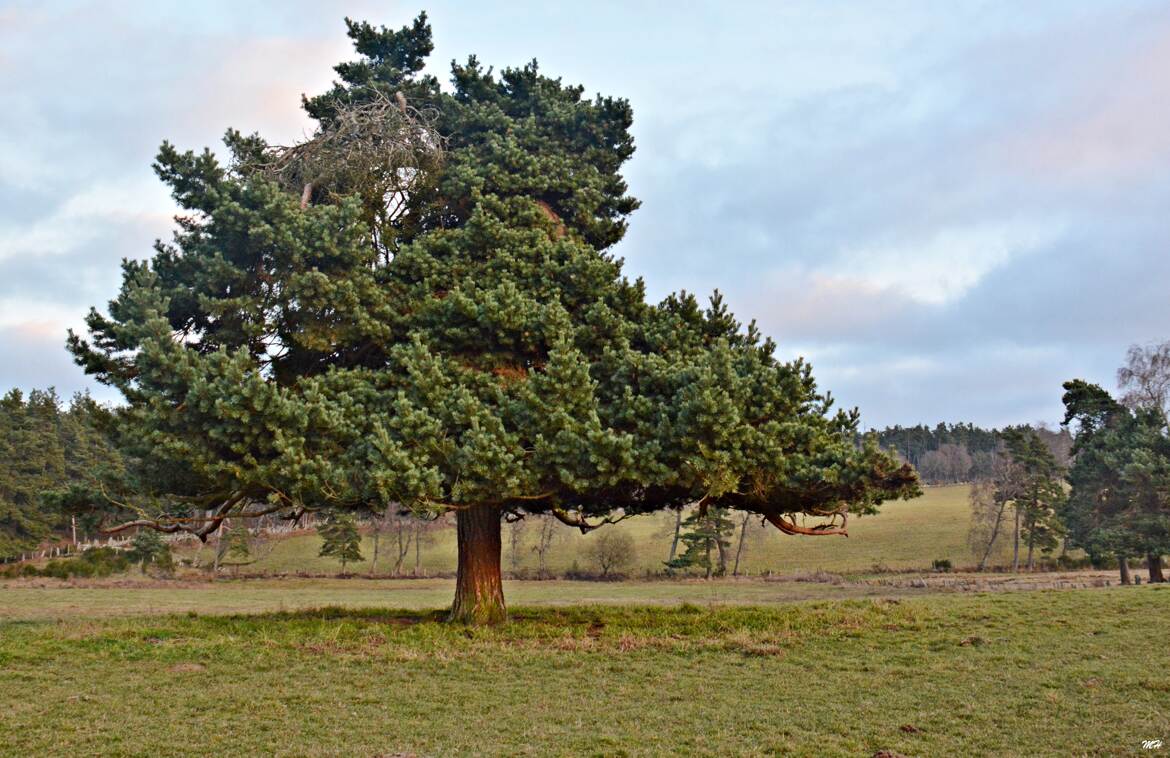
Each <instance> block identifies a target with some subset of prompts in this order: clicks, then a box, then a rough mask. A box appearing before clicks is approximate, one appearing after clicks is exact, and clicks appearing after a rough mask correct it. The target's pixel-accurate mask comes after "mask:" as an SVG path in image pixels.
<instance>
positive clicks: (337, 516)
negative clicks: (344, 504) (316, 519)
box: [317, 513, 365, 571]
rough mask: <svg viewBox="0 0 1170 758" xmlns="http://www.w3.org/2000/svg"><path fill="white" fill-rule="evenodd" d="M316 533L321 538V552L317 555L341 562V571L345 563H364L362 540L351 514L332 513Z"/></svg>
mask: <svg viewBox="0 0 1170 758" xmlns="http://www.w3.org/2000/svg"><path fill="white" fill-rule="evenodd" d="M317 533H318V534H319V535H320V537H321V550H320V552H318V553H317V554H318V555H320V556H322V557H326V558H334V559H336V560H338V561H340V562H341V569H342V571H344V570H345V565H346V564H347V563H355V562H357V561H364V560H365V558H364V557H362V550H361V545H362V538H361V533H360V532H359V531H358V527H357V520H356V519H354V517H353V514H351V513H334V514H332V515H331V516H330V517H329V520H328V521H326V522H325V523H324V524H322V525H321V526H320V527H319V528H318V529H317Z"/></svg>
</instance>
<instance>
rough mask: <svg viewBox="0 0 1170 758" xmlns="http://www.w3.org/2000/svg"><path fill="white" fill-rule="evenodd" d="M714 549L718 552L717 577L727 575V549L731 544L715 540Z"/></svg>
mask: <svg viewBox="0 0 1170 758" xmlns="http://www.w3.org/2000/svg"><path fill="white" fill-rule="evenodd" d="M715 547H716V548H717V549H718V551H719V576H725V575H726V574H727V548H729V547H731V543H729V542H727V541H725V540H722V539H719V538H718V537H716V538H715Z"/></svg>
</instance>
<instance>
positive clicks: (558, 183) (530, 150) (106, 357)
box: [69, 15, 917, 621]
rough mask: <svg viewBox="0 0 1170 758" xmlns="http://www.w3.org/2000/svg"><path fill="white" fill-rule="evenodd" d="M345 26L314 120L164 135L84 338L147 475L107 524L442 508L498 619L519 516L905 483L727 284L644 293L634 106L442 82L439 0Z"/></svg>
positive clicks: (821, 513)
mask: <svg viewBox="0 0 1170 758" xmlns="http://www.w3.org/2000/svg"><path fill="white" fill-rule="evenodd" d="M347 25H348V29H349V36H350V37H351V39H352V40H353V42H354V46H355V48H356V50H357V52H358V53H359V55H360V58H359V60H357V61H355V62H350V63H343V64H341V65H339V66H337V67H336V69H335V70H336V72H337V74H338V76H339V81H337V82H336V83H335V85H334V87H333V89H332V90H331V91H330V92H327V93H325V94H323V95H320V96H317V97H312V98H307V99H306V100H305V102H304V106H305V109H306V110H307V111H308V113H309V114H310V115H311V116H312V117H313V118H315V119H316V120H317V122H318V124H319V126H318V131H317V132H316V134H315V135H314V137H313V138H311V139H310V140H309V141H308V142H307V143H305V145H304V146H298V147H297V148H280V147H275V146H271V145H268V144H267V143H266V142H265V141H264V140H263V139H262V138H261V137H259V136H258V135H252V136H247V137H245V136H242V135H241V134H240V133H239V132H235V131H229V132H228V134H227V137H226V140H225V142H226V144H227V147H228V148H229V152H230V156H231V157H230V160H228V161H227V162H226V163H224V162H221V161H220V160H219V159H218V158H217V157H216V156H215V155H213V154H212V153H211V152H210V151H206V150H205V151H203V152H201V153H194V152H180V151H179V150H177V149H175V148H174V147H172V146H171V145H169V144H164V145H163V146H162V148H161V150H160V151H159V155H158V159H157V162H156V164H155V169H156V171H157V173H158V175H159V176H160V178H161V179H162V180H163V181H164V182H165V183H166V184H168V185H169V186H170V188H171V190H172V192H173V195H174V197H175V200H176V201H177V203H178V204H179V205H180V206H181V208H182V209H183V213H184V215H182V216H180V217H178V219H177V224H178V229H177V231H176V233H175V236H174V239H173V240H172V241H170V242H168V243H161V242H160V243H159V244H157V246H156V250H155V255H154V256H153V258H152V259H151V260H149V261H141V262H139V261H126V262H125V263H124V264H123V269H124V270H123V283H122V288H121V292H120V293H119V294H118V296H117V297H116V298H115V299H114V300H113V301H112V302H111V303H110V305H109V309H108V314H102V313H99V312H98V311H96V310H93V311H91V312H90V314H89V316H88V320H87V324H88V329H89V335H88V337H83V336H81V335H71V336H70V342H69V347H70V349H71V350H72V351H73V353H74V355H75V356H76V358H77V360H78V361H79V363H81V364H82V365H83V366H84V367H85V368H86V369H87V370H88V371H89V372H90V373H92V374H94V375H95V376H96V377H98V378H99V379H100V380H101V381H103V382H106V383H108V384H111V385H113V386H115V387H117V388H118V389H119V390H121V392H122V393H123V394H124V395H125V397H126V399H127V401H128V408H127V410H126V413H125V419H126V422H127V424H128V425H129V426H128V428H130V429H132V430H133V432H132V433H129V434H127V435H126V444H127V448H128V454H129V458H130V460H131V461H132V462H133V468H134V472H135V473H134V474H133V476H132V477H128V480H129V479H131V478H132V479H133V482H134V485H135V487H134V492H133V493H127V497H128V498H129V496H130V494H133V496H134V498H135V499H133V500H132V501H131V500H130V499H126V500H122V501H121V503H122V505H121V506H114V505H112V504H110V503H106V504H105V507H107V508H108V509H113V510H115V511H118V513H117V514H115V515H120V516H122V517H125V518H126V520H125V521H124V522H122V523H121V524H111V526H112V527H113V528H118V527H119V526H126V525H132V524H146V525H152V526H154V527H156V528H159V529H163V530H169V531H179V530H185V531H191V532H194V533H196V534H199V535H201V536H206V535H207V534H210V533H211V532H212V531H214V529H215V528H216V527H217V526H218V525H219V523H220V522H221V521H222V520H223V519H224V518H228V517H234V516H240V515H248V514H258V513H261V512H273V511H280V512H283V513H287V514H290V515H295V514H297V513H298V512H302V511H303V510H306V509H310V510H311V509H323V508H328V509H333V510H339V509H340V510H356V511H373V512H381V511H383V510H384V509H385V507H386V506H387V504H390V503H396V504H399V505H400V507H402V508H403V509H409V510H413V511H416V512H436V511H442V510H454V511H455V512H456V514H457V526H458V534H459V541H460V550H459V558H460V563H459V582H458V589H457V592H456V601H455V606H454V611H453V615H454V617H455V618H458V619H461V620H467V621H493V620H498V619H500V618H502V617H503V596H502V592H501V590H500V583H499V549H500V526H499V524H500V519H501V517H502V515H504V514H506V513H507V514H515V515H523V514H525V513H550V514H553V515H555V516H556V517H557V518H560V519H561V520H562V521H565V522H566V523H569V524H573V525H575V526H579V527H581V528H582V529H590V528H593V527H595V526H598V525H600V524H602V523H605V522H607V521H613V520H616V519H619V518H622V517H625V516H628V515H632V514H637V513H644V512H649V511H654V510H657V509H660V508H664V507H670V506H679V505H682V504H686V503H692V502H699V503H700V504H701V505H702V506H704V507H706V506H709V505H710V506H729V507H735V508H740V509H744V510H748V511H751V512H754V513H758V514H760V515H762V516H763V517H765V518H766V519H767V520H769V521H770V522H771V523H773V524H774V525H776V526H777V527H778V528H780V529H781V530H783V531H785V532H788V533H793V534H840V533H844V525H845V519H846V517H847V515H848V514H850V513H868V512H872V511H873V510H874V509H875V508H876V507H877V505H878V504H880V503H881V502H882V501H883V500H885V499H889V498H895V497H904V496H911V495H913V494H916V492H917V480H916V476H915V474H914V472H913V469H912V468H911V467H910V466H909V465H902V464H900V463H899V462H897V461H896V460H895V458H894V457H893V456H892V455H891V454H889V453H887V452H885V451H883V450H881V449H880V448H879V447H878V445H877V444H876V442H874V441H873V440H867V441H864V442H862V443H860V444H859V443H858V442H857V431H858V419H859V416H858V413H857V412H856V411H839V410H834V409H833V401H832V399H831V397H830V396H829V395H828V394H827V393H822V392H821V391H819V390H818V388H817V385H816V382H815V381H814V379H813V376H812V372H811V369H810V367H809V365H808V364H807V363H805V362H804V361H802V360H796V361H792V362H785V361H781V360H779V359H778V358H777V357H776V356H775V347H776V346H775V344H774V343H773V342H772V340H771V339H766V338H764V337H763V336H762V335H761V334H760V332H759V330H758V329H757V328H756V326H755V324H754V323H749V324H748V325H746V326H744V325H743V324H741V322H739V321H738V320H736V319H735V318H734V317H733V315H732V314H731V313H730V312H729V311H728V309H727V307H726V306H725V304H724V303H723V301H722V298H721V297H720V296H719V294H718V293H716V294H715V295H714V296H712V297H711V299H710V302H709V304H708V305H706V306H703V305H702V304H700V302H699V300H698V299H697V298H696V297H695V296H693V295H691V294H689V293H679V294H676V295H672V296H670V297H668V298H666V299H665V300H663V301H662V302H660V303H658V304H651V303H648V302H647V300H646V293H645V288H644V286H643V283H642V282H641V281H640V280H635V281H631V280H629V279H628V278H626V277H625V276H623V275H622V261H621V260H620V259H619V258H617V257H615V256H614V254H613V253H612V250H611V248H612V246H613V245H614V244H615V243H617V242H618V241H619V240H620V239H621V238H622V236H623V234H624V232H625V230H626V225H627V219H628V216H629V214H630V213H631V212H632V211H633V210H634V209H635V208H636V207H637V205H638V202H637V201H636V200H635V199H634V198H632V197H631V196H630V195H629V194H628V190H627V186H626V183H625V180H624V179H623V178H622V176H621V173H620V169H621V166H622V165H623V164H624V162H625V161H626V160H627V159H629V157H630V156H631V155H632V153H633V149H634V146H633V138H632V137H631V135H630V133H629V128H630V125H631V123H632V111H631V108H630V105H629V103H628V102H626V101H625V100H622V99H617V98H611V97H602V96H600V95H599V96H597V97H594V98H592V99H590V98H586V97H584V96H583V95H584V89H583V88H582V87H579V86H568V85H565V84H564V83H562V81H561V80H560V79H554V78H550V77H548V76H545V75H544V74H543V73H542V72H541V71H540V70H539V68H538V66H537V64H536V63H535V62H532V63H530V64H528V65H526V66H524V67H521V68H515V69H504V70H502V71H500V72H498V73H496V72H494V71H493V70H492V69H490V68H484V67H483V66H482V65H481V64H480V63H479V62H478V61H477V60H476V59H475V58H474V57H471V58H469V59H468V60H467V61H466V62H465V63H463V64H458V63H455V64H453V65H452V67H451V82H450V88H449V89H442V88H440V86H439V83H438V81H437V80H436V79H435V78H434V77H431V76H429V75H426V74H424V73H422V71H423V66H424V63H425V59H426V56H427V55H428V54H429V52H430V50H431V47H432V45H431V30H430V26H429V24H427V22H426V17H425V15H420V16H419V18H418V19H417V20H416V21H415V22H414V23H413V24H411V25H409V26H407V27H404V28H402V29H399V30H392V29H387V28H384V27H381V28H375V27H373V26H370V25H368V24H365V23H355V22H352V21H347ZM371 103H372V104H381V105H378V106H377V107H373V108H371V107H370V104H371ZM386 103H390V104H396V106H397V107H389V108H387V107H383V106H384V105H385V104H386ZM355 109H358V110H357V111H355ZM355 113H356V114H357V115H355ZM371 113H382V114H384V117H385V118H386V119H394V120H395V121H394V123H395V124H397V126H394V125H390V126H387V123H386V122H385V121H381V122H377V123H375V122H374V121H376V119H373V117H372V116H371V115H370V114H371ZM363 114H364V115H363ZM358 116H360V118H359V117H358ZM362 119H367V121H369V123H368V125H367V127H363V126H361V124H362V123H365V122H363V121H362ZM371 119H373V120H371ZM355 125H356V126H355ZM343 126H344V128H345V129H350V130H351V132H347V134H350V133H357V134H359V135H365V136H363V137H362V139H361V140H359V141H358V144H361V145H365V146H366V147H363V148H361V149H360V150H358V151H357V152H355V153H351V155H352V158H351V160H352V161H354V165H353V166H352V167H351V168H352V170H346V171H335V172H331V173H330V174H329V175H328V176H324V175H318V174H313V175H312V176H310V175H309V174H307V173H306V172H307V171H308V169H305V170H301V169H298V170H297V171H299V172H300V173H297V172H292V174H295V175H296V177H297V178H296V179H290V178H289V176H290V175H292V174H289V173H288V172H284V173H282V171H281V169H280V167H281V166H286V165H289V163H288V161H289V160H292V159H291V158H288V156H289V155H290V152H289V151H290V150H296V151H297V152H296V155H311V154H312V153H313V151H314V150H324V149H325V147H323V146H325V145H330V146H333V145H336V144H338V142H339V141H341V140H342V137H341V136H339V134H340V132H339V131H338V130H340V129H342V128H343ZM362 129H367V131H365V132H363V131H362ZM353 130H356V132H354V131H353ZM369 130H374V136H373V137H371V136H370V134H371V132H370V131H369ZM345 139H349V137H346V138H345ZM390 143H393V144H390ZM371 146H372V147H371ZM329 149H334V148H333V147H330V148H329ZM296 160H300V158H297V159H296ZM298 165H302V164H298ZM303 165H310V164H308V163H304V164H303ZM274 167H275V168H274ZM310 173H311V172H310ZM302 180H305V181H304V184H303V186H297V185H298V184H300V183H301V181H302ZM130 502H133V503H137V504H138V505H137V506H135V507H136V508H138V509H139V512H137V513H135V512H134V511H133V509H131V510H127V509H126V508H125V507H124V506H125V505H126V504H127V503H130ZM804 516H811V517H814V518H817V519H827V521H825V522H824V523H814V524H812V525H809V524H805V523H803V522H802V519H803V517H804Z"/></svg>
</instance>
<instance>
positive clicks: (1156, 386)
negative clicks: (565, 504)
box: [1117, 341, 1170, 414]
mask: <svg viewBox="0 0 1170 758" xmlns="http://www.w3.org/2000/svg"><path fill="white" fill-rule="evenodd" d="M1117 386H1118V388H1119V389H1120V390H1121V391H1122V396H1121V402H1122V403H1124V404H1125V405H1127V406H1129V407H1130V408H1157V409H1159V410H1161V411H1162V413H1164V414H1165V413H1167V411H1168V410H1170V408H1168V407H1167V401H1168V400H1170V341H1167V342H1160V343H1156V344H1152V345H1130V347H1129V350H1127V351H1126V353H1125V365H1124V366H1122V367H1121V368H1119V369H1117Z"/></svg>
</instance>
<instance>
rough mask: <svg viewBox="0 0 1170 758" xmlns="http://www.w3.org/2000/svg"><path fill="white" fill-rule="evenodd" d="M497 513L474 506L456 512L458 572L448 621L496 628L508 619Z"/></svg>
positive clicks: (493, 510)
mask: <svg viewBox="0 0 1170 758" xmlns="http://www.w3.org/2000/svg"><path fill="white" fill-rule="evenodd" d="M500 516H501V514H500V510H499V509H498V508H494V507H491V506H474V507H471V508H464V509H461V510H458V511H456V512H455V528H456V535H457V537H458V541H459V570H458V575H457V576H456V579H455V602H454V604H452V606H451V620H452V621H457V622H460V623H464V624H496V623H499V622H502V621H505V620H506V619H507V609H506V608H505V606H504V587H503V584H502V582H501V580H500V553H501V540H500Z"/></svg>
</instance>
